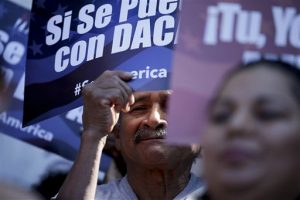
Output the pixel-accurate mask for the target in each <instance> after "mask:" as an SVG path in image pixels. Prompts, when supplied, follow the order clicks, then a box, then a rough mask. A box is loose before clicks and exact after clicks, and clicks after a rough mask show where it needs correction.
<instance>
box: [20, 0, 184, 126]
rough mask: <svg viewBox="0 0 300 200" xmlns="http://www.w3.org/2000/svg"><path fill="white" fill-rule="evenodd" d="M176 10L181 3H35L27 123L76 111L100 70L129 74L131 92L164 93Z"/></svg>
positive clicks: (126, 0) (171, 0)
mask: <svg viewBox="0 0 300 200" xmlns="http://www.w3.org/2000/svg"><path fill="white" fill-rule="evenodd" d="M178 9H179V3H178V0H163V1H158V0H154V1H140V0H122V1H120V0H113V1H111V0H102V1H95V0H93V1H92V0H78V1H72V0H64V1H62V0H45V1H39V0H34V1H33V8H32V16H31V23H30V34H29V42H28V44H29V51H28V53H27V65H26V66H27V68H26V83H25V101H24V118H23V122H24V124H26V125H28V124H32V123H35V122H38V121H41V120H43V119H46V118H48V117H51V116H54V115H56V114H59V113H62V112H64V111H67V110H70V109H72V108H75V107H78V106H80V105H81V104H82V102H81V98H80V95H81V91H82V88H83V87H84V86H85V85H86V84H88V83H90V82H91V81H93V80H95V79H96V78H97V77H98V76H99V75H100V74H101V73H102V72H104V71H105V70H124V71H128V72H131V73H132V74H133V75H134V80H133V81H131V82H130V83H129V84H130V86H131V87H132V88H133V89H134V90H135V91H147V90H164V89H169V77H170V72H171V68H170V66H171V61H172V52H173V50H172V49H173V46H174V43H175V42H176V32H177V25H176V13H177V10H178Z"/></svg>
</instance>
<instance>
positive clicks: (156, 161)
mask: <svg viewBox="0 0 300 200" xmlns="http://www.w3.org/2000/svg"><path fill="white" fill-rule="evenodd" d="M134 96H135V103H134V104H133V105H132V106H131V108H130V111H129V112H128V113H123V114H122V116H121V118H120V120H121V131H120V134H119V137H117V139H116V144H117V147H118V148H119V149H120V150H121V152H122V154H123V156H124V158H125V160H126V163H127V165H130V164H133V165H135V166H136V165H143V166H145V167H146V166H149V167H158V166H163V167H164V168H165V167H166V166H169V167H172V166H176V164H178V162H180V160H184V158H187V159H188V160H193V155H194V154H193V153H192V148H191V147H175V146H170V145H167V144H165V140H164V139H165V136H166V134H167V132H166V128H167V124H168V123H167V120H166V117H167V116H166V109H167V102H168V98H169V96H170V92H169V91H161V92H143V93H135V95H134ZM195 151H196V150H195Z"/></svg>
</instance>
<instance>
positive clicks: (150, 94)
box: [134, 90, 172, 101]
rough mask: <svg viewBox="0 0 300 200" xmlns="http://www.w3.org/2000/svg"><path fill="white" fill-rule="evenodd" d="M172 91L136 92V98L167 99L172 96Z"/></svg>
mask: <svg viewBox="0 0 300 200" xmlns="http://www.w3.org/2000/svg"><path fill="white" fill-rule="evenodd" d="M171 93H172V91H171V90H162V91H151V92H135V93H134V98H135V100H136V101H138V100H144V99H145V100H146V99H151V98H152V97H160V98H166V97H169V96H170V95H171Z"/></svg>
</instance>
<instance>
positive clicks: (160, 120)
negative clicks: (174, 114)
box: [144, 104, 167, 129]
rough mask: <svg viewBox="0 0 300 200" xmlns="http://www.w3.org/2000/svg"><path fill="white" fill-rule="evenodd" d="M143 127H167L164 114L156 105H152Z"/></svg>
mask: <svg viewBox="0 0 300 200" xmlns="http://www.w3.org/2000/svg"><path fill="white" fill-rule="evenodd" d="M144 125H146V126H148V127H150V128H152V129H156V128H157V127H167V120H166V112H165V111H164V110H162V109H161V107H160V106H159V105H158V104H155V105H153V106H152V107H151V109H150V110H149V113H148V115H147V117H146V119H145V120H144Z"/></svg>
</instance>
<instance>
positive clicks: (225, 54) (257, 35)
mask: <svg viewBox="0 0 300 200" xmlns="http://www.w3.org/2000/svg"><path fill="white" fill-rule="evenodd" d="M182 6H183V7H182V12H181V15H180V26H181V27H180V30H179V36H178V46H177V48H176V52H175V55H174V66H173V73H172V82H171V86H172V88H173V89H174V93H173V95H172V97H171V101H170V110H169V116H170V118H169V125H170V127H169V133H170V134H169V137H168V140H169V141H170V142H175V143H197V142H199V138H200V133H201V131H203V128H204V127H205V120H206V117H205V112H206V109H207V103H208V101H209V99H210V98H211V97H212V95H213V92H214V90H215V89H216V87H217V86H218V83H219V82H220V81H221V80H222V78H223V76H224V74H225V73H226V72H227V71H228V70H229V69H231V68H233V67H235V66H237V65H238V64H240V63H242V62H244V63H248V62H250V61H254V60H259V59H262V58H264V59H275V60H277V59H280V60H283V61H286V62H289V63H291V64H294V65H296V66H298V67H300V55H299V53H300V51H299V49H300V3H299V2H298V1H288V0H286V1H280V0H268V1H259V0H251V1H250V0H235V1H233V0H231V1H229V0H227V1H217V0H212V1H198V0H188V1H183V5H182Z"/></svg>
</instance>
